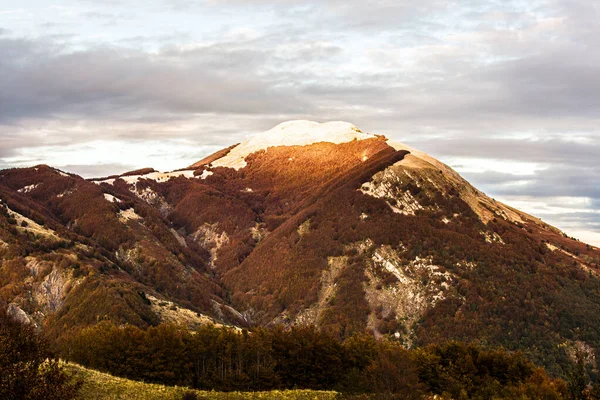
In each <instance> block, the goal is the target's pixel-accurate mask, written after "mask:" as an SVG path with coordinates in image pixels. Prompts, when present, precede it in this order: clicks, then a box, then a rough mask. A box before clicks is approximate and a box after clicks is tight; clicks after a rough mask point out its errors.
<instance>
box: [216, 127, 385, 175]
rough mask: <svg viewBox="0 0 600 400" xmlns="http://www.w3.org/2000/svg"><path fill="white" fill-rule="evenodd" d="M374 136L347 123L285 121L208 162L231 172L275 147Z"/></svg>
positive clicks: (337, 142)
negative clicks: (251, 156)
mask: <svg viewBox="0 0 600 400" xmlns="http://www.w3.org/2000/svg"><path fill="white" fill-rule="evenodd" d="M373 138H375V135H371V134H368V133H363V132H361V130H360V129H358V128H357V127H356V126H354V125H352V124H350V123H348V122H341V121H335V122H325V123H318V122H314V121H288V122H284V123H282V124H279V125H277V126H276V127H274V128H273V129H270V130H268V131H266V132H262V133H259V134H258V135H256V136H254V137H253V138H252V139H250V140H248V141H246V142H243V143H241V144H240V145H239V146H236V147H235V148H233V149H232V150H231V151H230V152H229V153H228V154H227V155H226V156H224V157H222V158H219V159H218V160H216V161H213V162H212V163H211V166H212V167H228V168H233V169H235V170H239V169H240V168H244V167H245V166H246V157H247V156H248V155H250V154H252V153H254V152H257V151H259V150H266V149H268V148H269V147H277V146H306V145H309V144H313V143H320V142H329V143H335V144H339V143H346V142H351V141H353V140H355V139H356V140H365V139H373Z"/></svg>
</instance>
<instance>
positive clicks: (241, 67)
mask: <svg viewBox="0 0 600 400" xmlns="http://www.w3.org/2000/svg"><path fill="white" fill-rule="evenodd" d="M367 3H368V4H367ZM599 4H600V3H597V2H594V1H589V0H541V1H538V0H521V1H512V0H497V1H491V0H489V1H478V0H464V1H460V2H458V1H443V0H421V1H418V2H415V1H409V0H378V1H370V2H366V1H355V0H344V1H342V0H333V1H327V2H325V1H317V0H309V1H295V0H271V1H269V0H247V1H244V0H204V1H202V0H196V1H193V0H170V1H169V0H144V1H142V0H139V1H137V0H119V1H117V0H104V1H101V0H60V1H56V2H52V1H48V0H20V1H18V2H15V1H13V0H10V1H9V0H0V168H8V167H14V166H29V165H35V164H40V163H46V164H50V165H53V166H56V167H59V168H61V169H65V170H68V171H72V172H76V173H79V174H81V175H83V176H86V177H90V176H101V175H109V174H112V173H117V172H123V171H126V170H131V169H134V168H139V167H146V166H153V167H155V168H157V169H162V170H169V169H175V168H179V167H182V166H185V165H188V164H190V163H191V162H193V161H196V160H197V159H199V158H201V157H203V156H204V155H206V154H208V153H211V152H213V151H215V150H218V149H220V148H222V147H224V146H228V145H230V144H232V143H235V142H238V141H240V140H243V139H244V138H246V137H248V136H249V135H251V134H252V133H253V132H257V131H262V130H266V129H268V128H270V127H272V126H274V125H276V124H278V123H280V122H282V121H285V120H289V119H311V120H317V121H327V120H344V121H349V122H352V123H354V124H356V125H357V126H359V127H360V128H361V129H362V130H363V131H368V132H373V133H381V134H385V135H387V136H388V137H391V138H393V139H396V140H400V141H404V142H406V143H408V144H411V145H413V146H415V147H417V148H419V149H421V150H423V151H425V152H428V153H430V154H431V155H433V156H435V157H437V158H438V159H440V160H442V161H444V162H446V163H447V164H449V165H451V166H452V167H454V168H455V169H457V170H458V171H459V172H460V173H462V174H463V176H465V177H466V178H467V179H468V180H470V181H471V182H472V183H474V184H475V185H476V186H477V187H478V188H480V189H482V190H483V191H485V192H487V193H488V194H489V195H491V196H493V197H495V198H496V199H499V200H502V201H504V202H506V203H508V204H510V205H513V206H516V207H518V208H521V209H523V210H524V211H528V212H530V213H533V214H535V215H537V216H539V217H541V218H542V219H544V220H546V221H548V222H550V223H552V224H554V225H556V226H558V227H560V228H562V229H563V230H564V231H565V232H566V233H567V234H569V235H572V236H575V237H577V238H579V239H581V240H584V241H587V242H589V243H593V244H596V245H600V51H599V50H600V49H599V45H598V44H597V43H598V38H599V37H600V22H599V21H600V5H599Z"/></svg>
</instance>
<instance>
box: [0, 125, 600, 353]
mask: <svg viewBox="0 0 600 400" xmlns="http://www.w3.org/2000/svg"><path fill="white" fill-rule="evenodd" d="M0 179H1V180H0V197H1V198H2V200H3V202H4V203H5V204H6V207H4V214H3V215H2V217H0V218H2V219H1V220H0V240H2V241H1V242H0V255H2V257H3V264H2V270H1V274H0V278H1V279H2V290H1V291H0V299H1V300H2V301H3V302H5V303H6V305H7V306H8V307H9V308H10V309H11V310H12V312H13V313H15V314H18V315H20V316H21V318H23V319H29V320H32V321H35V323H37V324H39V325H40V326H46V327H47V329H49V330H50V331H52V332H55V334H56V335H57V336H59V335H61V334H63V332H68V331H69V330H71V329H76V328H77V327H78V326H83V325H85V324H91V323H94V322H95V321H97V320H99V319H103V318H108V319H113V320H115V321H117V322H119V323H123V322H128V323H133V324H136V325H138V326H144V325H148V324H156V323H158V322H160V321H161V320H162V321H179V322H183V323H187V324H190V325H192V326H193V325H194V324H200V323H206V322H209V321H213V320H214V321H220V322H222V323H231V324H237V325H240V324H241V325H245V324H260V325H270V324H285V325H290V324H316V325H319V326H321V327H323V328H324V329H329V330H331V331H333V332H335V333H336V334H337V335H339V336H340V337H347V336H348V335H351V334H352V333H353V332H357V331H364V330H368V331H370V332H373V333H374V334H375V335H376V336H386V337H390V338H395V339H397V340H401V341H402V342H403V343H405V344H406V345H407V346H411V345H416V344H426V343H431V342H439V341H443V340H447V339H461V340H477V341H480V342H482V343H484V344H502V345H504V346H507V347H509V348H515V349H526V350H527V351H528V352H529V355H530V356H531V357H533V358H534V359H536V360H537V361H539V362H542V363H546V364H547V365H548V364H556V365H559V364H561V363H563V362H565V360H566V359H567V358H568V357H569V355H570V354H572V353H573V351H574V349H577V348H579V349H583V350H585V351H586V352H588V353H589V354H590V357H591V355H592V354H593V353H594V352H595V351H596V349H599V348H600V332H598V327H599V326H600V320H599V318H600V317H598V316H599V315H600V279H599V276H598V274H599V271H600V270H599V268H598V263H599V261H600V251H599V250H598V249H597V248H594V247H592V246H588V245H585V244H583V243H581V242H578V241H575V240H572V239H569V238H567V237H565V235H563V234H562V233H561V232H560V231H559V230H558V229H556V228H553V227H551V226H549V225H547V224H545V223H543V222H542V221H540V220H539V219H536V218H534V217H532V216H529V215H527V214H525V213H522V212H520V211H518V210H516V209H513V208H511V207H508V206H506V205H504V204H502V203H499V202H496V201H495V200H493V199H491V198H489V197H487V196H486V195H485V194H483V193H481V192H480V191H478V190H477V189H475V188H474V187H472V186H471V185H470V184H469V183H468V182H466V181H465V180H464V179H463V178H462V177H460V176H459V175H458V174H457V173H456V172H455V171H453V170H452V169H451V168H449V167H448V166H446V165H444V164H443V163H441V162H439V161H437V160H435V159H433V158H432V157H430V156H428V155H426V154H424V153H422V152H419V151H417V150H415V149H412V148H410V147H408V146H405V145H403V144H400V143H393V142H390V141H388V140H387V139H386V138H385V137H382V136H377V135H370V134H366V133H363V132H361V131H360V130H359V129H358V128H356V127H354V126H353V125H351V124H347V123H339V122H337V123H328V124H317V123H314V122H308V121H295V122H288V123H284V124H282V125H279V126H277V127H275V128H273V129H272V130H270V131H267V132H265V133H262V134H259V135H258V136H257V137H255V138H253V139H251V140H249V141H247V142H244V143H241V144H239V145H235V146H232V147H230V148H228V149H224V150H222V151H220V152H217V153H215V154H214V155H212V156H209V157H207V158H205V159H203V160H201V161H199V162H198V163H195V164H194V165H192V166H190V167H188V168H186V169H183V170H179V171H173V172H170V173H159V172H156V171H154V170H152V169H146V170H140V171H133V172H131V173H127V174H124V175H121V176H114V177H109V178H101V179H94V180H90V181H86V180H83V179H82V178H80V177H76V176H73V175H68V174H64V173H62V172H60V171H57V170H54V169H52V168H49V167H45V166H39V167H36V168H31V169H21V170H6V171H1V172H0ZM24 220H25V221H26V222H27V226H21V225H23V223H22V221H24ZM36 243H37V244H36ZM549 360H550V361H549Z"/></svg>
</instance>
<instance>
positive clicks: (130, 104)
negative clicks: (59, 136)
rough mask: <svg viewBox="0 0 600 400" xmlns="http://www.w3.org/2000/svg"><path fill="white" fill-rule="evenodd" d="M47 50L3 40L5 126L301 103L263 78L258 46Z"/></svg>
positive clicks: (287, 108) (0, 87)
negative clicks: (184, 49)
mask: <svg viewBox="0 0 600 400" xmlns="http://www.w3.org/2000/svg"><path fill="white" fill-rule="evenodd" d="M50 47H51V46H50ZM42 48H43V44H38V43H36V44H33V43H31V42H28V41H25V40H10V39H4V40H0V60H3V61H0V66H1V67H2V69H3V74H2V75H3V77H2V78H1V80H0V104H2V107H1V109H0V123H1V122H4V123H6V122H10V121H13V120H15V119H19V118H27V117H30V116H35V117H42V116H46V117H52V116H56V115H61V114H66V115H70V114H71V115H72V114H77V115H83V116H86V117H87V118H93V117H112V118H114V117H117V118H125V119H126V118H129V117H130V116H134V117H135V116H138V115H140V114H153V113H156V112H166V113H169V112H180V113H206V112H220V113H248V114H255V113H272V112H281V113H285V112H291V111H293V109H294V108H295V107H297V106H298V105H299V104H301V103H302V101H301V100H299V99H296V98H295V97H294V96H293V95H290V94H289V93H285V92H282V91H281V90H279V89H278V88H277V87H274V86H273V85H272V83H271V82H270V81H268V80H267V79H265V78H264V77H261V76H260V74H259V71H258V68H259V64H257V59H259V58H261V51H260V50H252V49H244V48H243V46H241V45H238V46H237V47H236V48H227V47H225V48H220V47H218V46H207V47H203V48H200V49H196V50H194V51H193V52H192V53H194V54H179V55H174V54H173V52H172V51H171V52H165V54H164V55H158V56H156V55H151V54H146V53H142V52H137V51H124V50H121V49H116V48H110V47H108V48H95V49H91V50H88V51H82V52H75V53H67V54H65V53H52V52H46V51H44V50H43V49H42ZM183 53H185V52H183ZM183 57H185V62H182V61H183V60H182V58H183ZM282 99H285V101H282Z"/></svg>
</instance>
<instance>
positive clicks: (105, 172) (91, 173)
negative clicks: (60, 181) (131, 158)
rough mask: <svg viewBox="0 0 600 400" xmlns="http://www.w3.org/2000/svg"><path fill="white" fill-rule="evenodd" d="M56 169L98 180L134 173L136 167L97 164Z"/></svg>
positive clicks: (66, 166)
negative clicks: (129, 172) (128, 172)
mask: <svg viewBox="0 0 600 400" xmlns="http://www.w3.org/2000/svg"><path fill="white" fill-rule="evenodd" d="M56 168H58V169H60V170H62V171H66V172H71V173H74V174H77V175H79V176H81V177H83V178H98V177H100V178H101V177H105V176H111V175H120V174H122V173H124V172H127V171H134V170H135V169H138V168H136V166H134V165H129V164H97V165H60V166H56Z"/></svg>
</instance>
